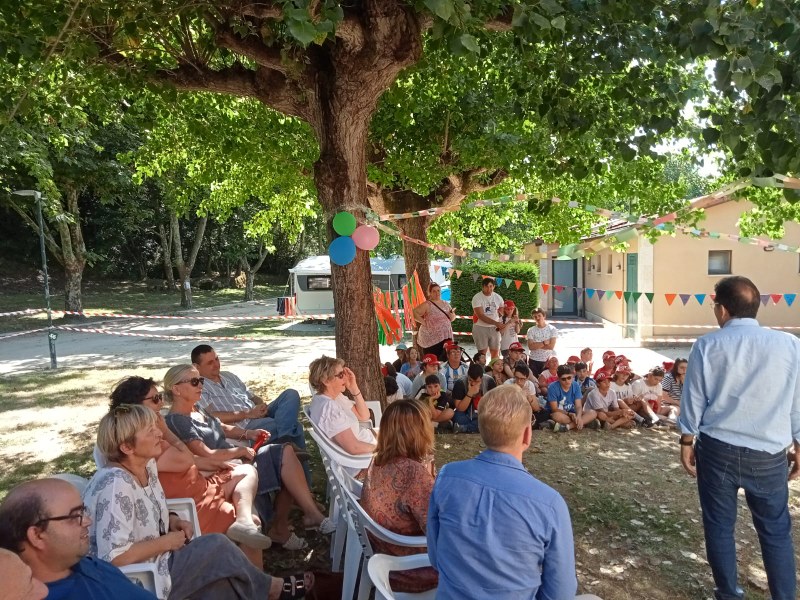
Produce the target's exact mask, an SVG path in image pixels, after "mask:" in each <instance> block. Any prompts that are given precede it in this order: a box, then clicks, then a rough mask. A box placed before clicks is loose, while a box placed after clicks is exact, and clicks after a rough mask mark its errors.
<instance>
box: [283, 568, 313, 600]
mask: <svg viewBox="0 0 800 600" xmlns="http://www.w3.org/2000/svg"><path fill="white" fill-rule="evenodd" d="M306 581H308V583H306ZM313 587H314V574H313V573H310V572H309V573H295V574H294V575H289V577H284V578H283V588H282V589H281V595H280V596H278V600H293V599H294V598H305V596H306V592H309V591H311V588H313Z"/></svg>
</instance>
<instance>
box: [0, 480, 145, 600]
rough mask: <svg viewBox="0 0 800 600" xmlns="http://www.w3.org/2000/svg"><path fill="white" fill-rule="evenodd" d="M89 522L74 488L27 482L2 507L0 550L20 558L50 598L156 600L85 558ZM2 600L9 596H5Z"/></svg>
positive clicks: (110, 569) (115, 572)
mask: <svg viewBox="0 0 800 600" xmlns="http://www.w3.org/2000/svg"><path fill="white" fill-rule="evenodd" d="M90 524H91V519H90V518H89V516H88V515H87V514H86V508H85V507H84V505H83V501H82V500H81V496H80V494H78V490H77V489H75V487H74V486H73V485H72V484H70V483H67V482H66V481H62V480H60V479H40V480H37V481H29V482H26V483H23V484H20V485H18V486H17V487H15V488H14V489H12V490H11V492H9V494H8V496H6V498H5V500H4V501H3V503H2V504H0V547H1V548H5V549H7V550H11V551H12V552H16V553H18V554H19V556H20V558H21V559H22V560H23V562H24V563H25V564H26V565H28V567H30V571H31V572H32V574H33V577H35V578H36V579H38V580H39V581H41V582H44V583H45V584H46V585H47V590H48V593H46V596H47V598H48V599H49V600H86V599H91V598H114V600H155V596H154V595H153V594H151V593H150V592H148V591H146V590H145V589H144V588H141V587H139V586H137V585H135V584H133V583H131V582H130V581H129V580H128V578H127V577H125V575H124V574H123V573H122V571H120V570H119V569H118V568H117V567H115V566H114V565H112V564H111V563H107V562H105V561H102V560H99V559H97V558H92V557H88V556H86V555H87V554H88V552H89V525H90ZM3 586H4V587H5V586H7V580H6V579H3ZM34 587H35V586H34ZM3 597H4V598H8V596H6V595H5V593H4V596H3ZM11 597H12V598H13V596H11ZM30 597H33V598H43V597H45V596H30ZM21 598H25V599H26V600H27V599H28V598H29V596H21Z"/></svg>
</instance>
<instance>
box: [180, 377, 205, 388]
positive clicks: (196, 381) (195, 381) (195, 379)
mask: <svg viewBox="0 0 800 600" xmlns="http://www.w3.org/2000/svg"><path fill="white" fill-rule="evenodd" d="M205 380H206V378H205V377H192V378H191V379H181V380H180V381H179V382H178V383H176V384H175V385H179V384H181V383H188V384H191V386H192V387H198V386H201V385H203V383H204V382H205Z"/></svg>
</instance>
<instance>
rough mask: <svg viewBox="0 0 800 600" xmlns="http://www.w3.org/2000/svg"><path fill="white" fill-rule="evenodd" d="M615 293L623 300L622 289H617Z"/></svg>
mask: <svg viewBox="0 0 800 600" xmlns="http://www.w3.org/2000/svg"><path fill="white" fill-rule="evenodd" d="M614 295H615V296H616V297H617V299H618V300H622V290H615V291H614Z"/></svg>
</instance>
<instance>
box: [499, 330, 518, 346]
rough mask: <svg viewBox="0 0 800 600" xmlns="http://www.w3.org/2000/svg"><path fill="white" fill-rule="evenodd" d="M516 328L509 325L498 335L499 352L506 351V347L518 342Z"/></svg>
mask: <svg viewBox="0 0 800 600" xmlns="http://www.w3.org/2000/svg"><path fill="white" fill-rule="evenodd" d="M518 341H519V340H518V339H517V328H516V327H514V325H513V324H512V325H509V326H508V327H506V328H505V329H504V330H503V333H501V334H500V350H501V351H502V350H508V347H509V346H510V345H511V344H513V343H514V342H518Z"/></svg>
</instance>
